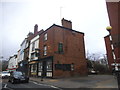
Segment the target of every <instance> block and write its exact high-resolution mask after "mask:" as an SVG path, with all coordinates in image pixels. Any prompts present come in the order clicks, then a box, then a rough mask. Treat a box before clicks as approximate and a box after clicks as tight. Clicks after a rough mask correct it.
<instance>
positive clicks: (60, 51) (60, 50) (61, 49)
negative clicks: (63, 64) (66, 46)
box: [58, 43, 63, 53]
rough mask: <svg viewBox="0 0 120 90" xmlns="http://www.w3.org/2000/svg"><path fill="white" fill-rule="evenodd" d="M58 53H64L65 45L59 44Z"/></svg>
mask: <svg viewBox="0 0 120 90" xmlns="http://www.w3.org/2000/svg"><path fill="white" fill-rule="evenodd" d="M58 53H63V43H58Z"/></svg>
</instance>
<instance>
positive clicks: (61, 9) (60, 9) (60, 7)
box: [60, 7, 63, 20]
mask: <svg viewBox="0 0 120 90" xmlns="http://www.w3.org/2000/svg"><path fill="white" fill-rule="evenodd" d="M62 8H63V7H60V20H61V19H62Z"/></svg>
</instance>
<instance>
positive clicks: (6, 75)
mask: <svg viewBox="0 0 120 90" xmlns="http://www.w3.org/2000/svg"><path fill="white" fill-rule="evenodd" d="M1 77H2V78H8V77H10V73H9V72H7V71H3V72H2V73H1Z"/></svg>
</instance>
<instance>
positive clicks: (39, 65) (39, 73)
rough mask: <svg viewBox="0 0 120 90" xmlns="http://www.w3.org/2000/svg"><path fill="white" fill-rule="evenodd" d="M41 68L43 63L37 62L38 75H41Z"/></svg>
mask: <svg viewBox="0 0 120 90" xmlns="http://www.w3.org/2000/svg"><path fill="white" fill-rule="evenodd" d="M42 69H43V64H42V62H39V63H38V76H41V74H42Z"/></svg>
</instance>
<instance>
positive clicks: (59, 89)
mask: <svg viewBox="0 0 120 90" xmlns="http://www.w3.org/2000/svg"><path fill="white" fill-rule="evenodd" d="M32 83H34V84H37V85H42V86H48V87H52V88H56V89H58V90H63V89H61V88H59V87H56V86H53V85H46V84H40V83H37V82H34V81H32Z"/></svg>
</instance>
